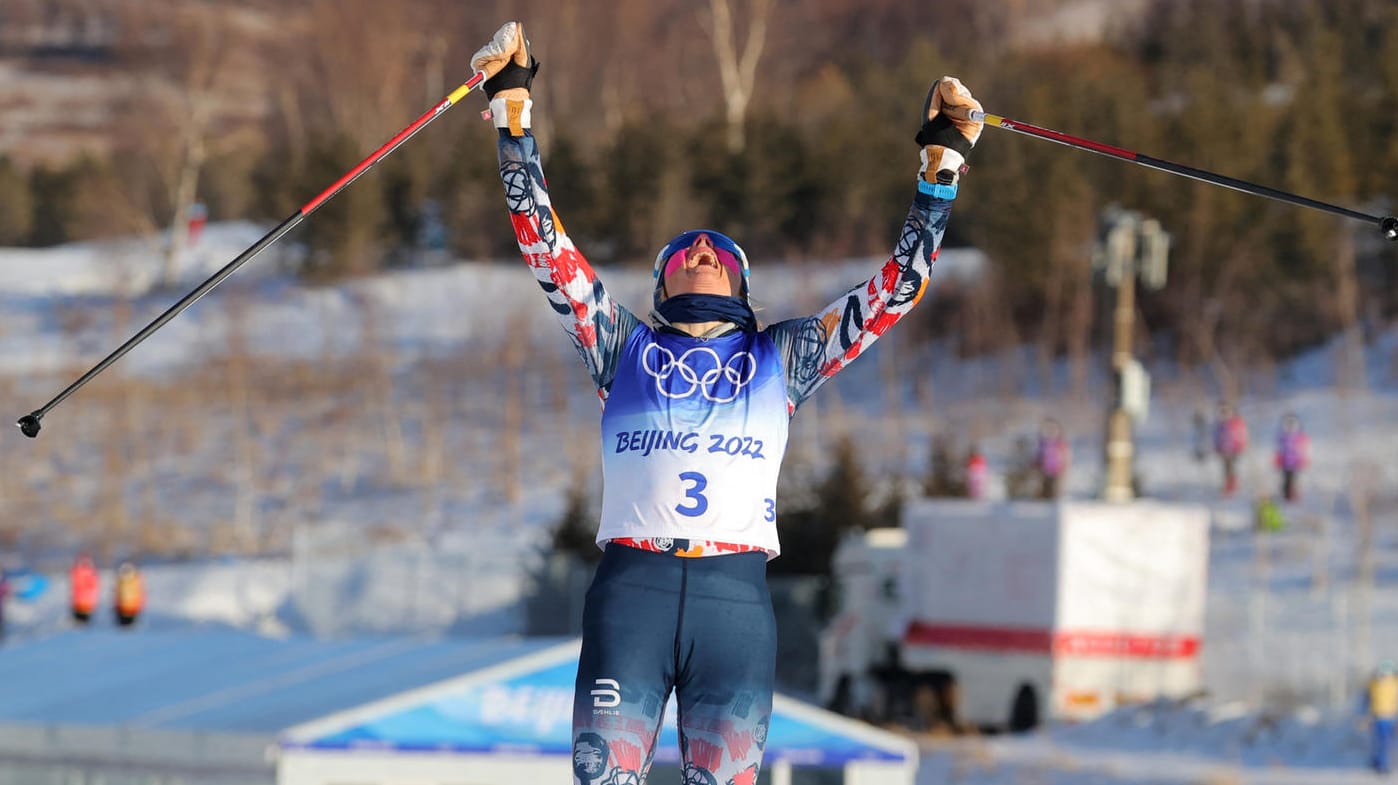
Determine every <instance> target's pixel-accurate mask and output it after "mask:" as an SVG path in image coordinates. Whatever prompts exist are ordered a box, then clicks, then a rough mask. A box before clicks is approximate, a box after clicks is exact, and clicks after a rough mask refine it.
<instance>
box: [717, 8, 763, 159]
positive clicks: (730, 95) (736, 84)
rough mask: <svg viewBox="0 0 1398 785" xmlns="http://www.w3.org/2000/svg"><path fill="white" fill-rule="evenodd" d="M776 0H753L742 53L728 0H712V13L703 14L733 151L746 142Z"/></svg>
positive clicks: (729, 141)
mask: <svg viewBox="0 0 1398 785" xmlns="http://www.w3.org/2000/svg"><path fill="white" fill-rule="evenodd" d="M772 4H773V0H750V3H749V8H748V10H749V13H748V24H747V40H746V41H745V42H744V43H743V45H742V54H739V53H738V42H737V36H736V33H735V31H734V27H735V21H734V19H733V12H732V9H731V8H730V7H729V4H728V0H709V13H708V14H707V15H701V17H700V23H701V24H702V25H703V26H704V29H705V31H707V32H708V33H709V37H710V38H711V39H712V40H713V44H714V57H715V58H716V59H717V60H718V75H719V79H720V81H721V82H722V84H723V103H724V107H725V109H726V120H727V124H728V149H729V151H730V152H734V153H737V152H741V151H742V149H743V146H744V144H745V142H746V139H745V135H744V133H743V126H744V124H745V123H746V122H747V114H748V102H750V101H751V100H752V91H753V86H754V84H755V83H756V81H757V64H758V63H759V62H760V61H761V60H762V50H763V48H764V47H765V46H766V43H767V20H768V18H769V17H770V16H771V14H772Z"/></svg>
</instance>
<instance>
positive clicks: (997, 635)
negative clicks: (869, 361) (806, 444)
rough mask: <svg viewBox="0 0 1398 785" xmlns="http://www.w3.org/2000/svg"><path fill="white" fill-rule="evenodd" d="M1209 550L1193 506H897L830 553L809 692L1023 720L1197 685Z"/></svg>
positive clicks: (960, 723)
mask: <svg viewBox="0 0 1398 785" xmlns="http://www.w3.org/2000/svg"><path fill="white" fill-rule="evenodd" d="M1208 552H1209V516H1208V511H1207V510H1206V509H1204V508H1203V507H1193V506H1182V505H1175V504H1165V503H1160V502H1153V501H1135V502H1130V503H1108V502H1091V501H1064V502H1023V501H1014V502H977V501H962V500H951V499H924V500H918V501H914V502H910V503H909V504H908V505H906V506H905V508H904V510H903V520H902V527H901V528H899V529H880V530H875V531H871V532H868V533H867V534H865V535H864V536H862V537H858V538H851V539H849V540H847V541H845V542H844V543H843V544H842V545H841V546H840V548H839V549H838V550H837V551H836V555H835V559H834V580H835V587H836V597H837V600H836V615H835V617H834V618H833V620H832V621H831V623H830V625H829V626H828V627H827V628H826V629H825V631H824V633H823V634H822V638H821V644H820V692H821V698H822V700H823V701H824V702H825V703H826V705H827V706H829V707H830V708H832V709H835V710H837V711H841V712H843V713H846V714H850V715H854V716H862V717H864V718H866V719H869V720H872V721H899V720H911V721H914V722H918V723H920V724H924V725H929V724H936V723H937V722H938V721H942V722H947V723H951V724H953V725H954V726H956V727H964V726H968V725H970V726H979V727H995V728H1003V729H1009V730H1014V731H1022V730H1027V729H1029V728H1032V727H1034V726H1035V725H1037V724H1038V723H1039V722H1041V721H1042V720H1044V719H1086V718H1089V717H1092V716H1094V715H1096V714H1099V713H1101V712H1103V711H1106V710H1108V709H1110V708H1112V707H1114V706H1117V705H1120V704H1123V703H1132V702H1139V701H1145V700H1150V699H1153V698H1158V697H1181V696H1185V695H1188V694H1191V693H1194V692H1197V691H1198V690H1199V688H1200V678H1201V675H1200V662H1199V650H1200V646H1201V643H1202V641H1201V636H1202V632H1203V626H1204V600H1205V590H1206V580H1207V569H1208Z"/></svg>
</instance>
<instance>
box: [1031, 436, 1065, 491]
mask: <svg viewBox="0 0 1398 785" xmlns="http://www.w3.org/2000/svg"><path fill="white" fill-rule="evenodd" d="M1071 460H1072V458H1071V453H1070V451H1069V449H1068V440H1067V439H1065V438H1064V437H1063V428H1062V426H1060V425H1059V424H1058V421H1057V420H1052V419H1049V420H1044V424H1043V425H1042V426H1041V427H1040V428H1039V449H1038V451H1037V452H1036V453H1035V457H1034V465H1035V467H1036V468H1037V469H1038V470H1039V476H1040V478H1041V479H1042V480H1043V485H1042V486H1041V487H1040V491H1039V498H1041V499H1056V498H1058V494H1059V493H1060V492H1061V490H1062V488H1061V485H1062V481H1063V475H1064V474H1066V473H1067V471H1068V463H1069V462H1070V461H1071Z"/></svg>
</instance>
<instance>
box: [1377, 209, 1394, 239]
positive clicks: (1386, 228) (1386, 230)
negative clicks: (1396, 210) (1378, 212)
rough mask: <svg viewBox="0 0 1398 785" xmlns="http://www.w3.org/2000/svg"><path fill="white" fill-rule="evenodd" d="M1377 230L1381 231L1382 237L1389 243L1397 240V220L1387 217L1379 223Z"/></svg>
mask: <svg viewBox="0 0 1398 785" xmlns="http://www.w3.org/2000/svg"><path fill="white" fill-rule="evenodd" d="M1379 229H1381V230H1383V236H1384V237H1385V238H1386V239H1388V240H1389V241H1394V240H1398V218H1394V217H1393V216H1391V215H1390V216H1388V217H1387V218H1385V219H1383V220H1382V221H1380V222H1379Z"/></svg>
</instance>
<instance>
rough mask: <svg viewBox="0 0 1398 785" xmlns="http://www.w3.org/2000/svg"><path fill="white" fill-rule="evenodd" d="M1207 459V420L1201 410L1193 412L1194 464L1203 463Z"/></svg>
mask: <svg viewBox="0 0 1398 785" xmlns="http://www.w3.org/2000/svg"><path fill="white" fill-rule="evenodd" d="M1208 458H1209V418H1208V417H1207V416H1206V415H1205V414H1204V410H1203V409H1195V410H1194V462H1195V463H1203V462H1204V461H1206V460H1208Z"/></svg>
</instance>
